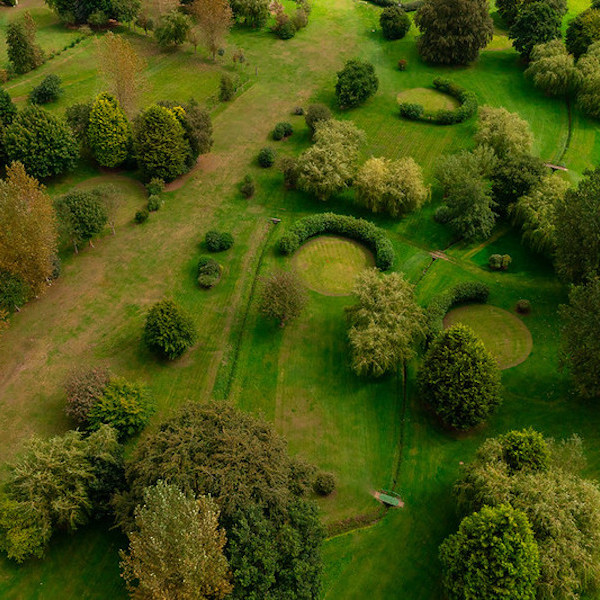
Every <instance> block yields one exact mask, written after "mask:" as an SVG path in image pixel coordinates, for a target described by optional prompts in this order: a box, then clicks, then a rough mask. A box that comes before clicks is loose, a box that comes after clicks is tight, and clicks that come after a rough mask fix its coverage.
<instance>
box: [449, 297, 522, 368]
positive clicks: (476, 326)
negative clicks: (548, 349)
mask: <svg viewBox="0 0 600 600" xmlns="http://www.w3.org/2000/svg"><path fill="white" fill-rule="evenodd" d="M456 323H462V324H463V325H468V326H469V327H470V328H471V329H472V330H473V331H474V332H475V333H476V334H477V335H478V336H479V337H480V338H481V340H482V341H483V343H484V344H485V347H486V348H487V349H488V350H489V351H490V352H491V353H492V354H493V356H494V357H495V358H496V360H497V361H498V365H499V366H500V368H501V369H508V368H510V367H514V366H516V365H518V364H520V363H522V362H523V361H524V360H525V359H526V358H527V357H528V356H529V354H530V352H531V348H532V347H533V340H532V338H531V333H530V332H529V329H527V326H526V325H525V323H523V321H521V319H519V317H516V316H515V315H513V314H512V313H510V312H508V311H507V310H504V309H503V308H498V307H497V306H490V305H488V304H471V305H469V306H460V307H458V308H455V309H453V310H451V311H450V312H449V313H448V314H447V315H446V316H445V317H444V328H446V329H447V328H448V327H450V326H452V325H455V324H456Z"/></svg>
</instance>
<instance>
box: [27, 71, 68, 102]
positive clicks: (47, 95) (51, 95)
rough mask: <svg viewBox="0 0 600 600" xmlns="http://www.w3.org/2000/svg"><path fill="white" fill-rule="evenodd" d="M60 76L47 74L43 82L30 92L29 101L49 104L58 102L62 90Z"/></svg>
mask: <svg viewBox="0 0 600 600" xmlns="http://www.w3.org/2000/svg"><path fill="white" fill-rule="evenodd" d="M60 83H61V80H60V77H59V76H58V75H54V74H52V75H47V76H46V77H44V79H42V82H41V83H40V84H39V85H37V86H36V87H34V88H33V89H32V90H31V93H30V94H29V102H31V104H48V103H49V102H56V101H57V100H58V99H59V98H60V95H61V94H62V90H61V89H60Z"/></svg>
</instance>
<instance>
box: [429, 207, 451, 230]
mask: <svg viewBox="0 0 600 600" xmlns="http://www.w3.org/2000/svg"><path fill="white" fill-rule="evenodd" d="M451 218H452V211H451V210H450V209H449V208H448V207H447V206H446V205H445V204H443V205H442V206H438V207H437V208H436V209H435V212H434V213H433V220H434V221H435V222H436V223H441V224H442V225H445V224H446V223H449V222H450V219H451Z"/></svg>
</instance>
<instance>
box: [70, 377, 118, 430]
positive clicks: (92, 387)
mask: <svg viewBox="0 0 600 600" xmlns="http://www.w3.org/2000/svg"><path fill="white" fill-rule="evenodd" d="M109 381H110V373H109V372H108V370H107V369H106V368H104V367H93V368H91V369H74V370H73V371H71V373H70V374H69V377H68V379H67V381H66V383H65V392H66V394H67V405H66V407H65V412H66V413H67V415H68V416H69V417H71V418H72V419H73V420H74V421H75V422H76V423H77V425H79V426H82V427H87V423H88V416H89V413H90V410H91V409H92V407H93V406H94V404H96V403H97V402H98V400H99V399H100V397H101V396H102V394H103V393H104V390H105V389H106V386H107V385H108V383H109Z"/></svg>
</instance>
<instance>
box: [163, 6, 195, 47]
mask: <svg viewBox="0 0 600 600" xmlns="http://www.w3.org/2000/svg"><path fill="white" fill-rule="evenodd" d="M191 27H192V24H191V22H190V18H189V17H188V16H187V15H184V14H183V13H182V12H180V11H178V10H173V11H171V12H170V13H167V14H166V15H163V16H162V17H161V18H160V21H159V22H158V25H157V26H156V29H155V30H154V37H155V38H156V41H157V42H158V45H159V46H160V47H161V48H169V47H172V46H181V44H183V42H185V40H186V39H187V36H188V33H189V32H190V29H191Z"/></svg>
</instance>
